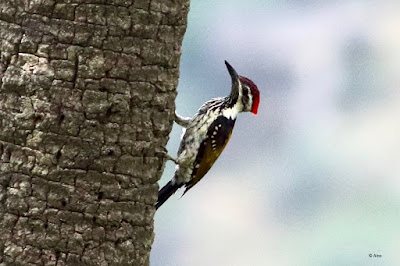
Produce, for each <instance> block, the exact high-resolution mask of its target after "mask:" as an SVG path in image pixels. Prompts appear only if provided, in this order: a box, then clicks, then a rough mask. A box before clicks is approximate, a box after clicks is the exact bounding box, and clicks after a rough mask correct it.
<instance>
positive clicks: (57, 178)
mask: <svg viewBox="0 0 400 266" xmlns="http://www.w3.org/2000/svg"><path fill="white" fill-rule="evenodd" d="M188 2H189V0H180V1H176V0H152V1H150V0H30V1H28V0H1V1H0V263H1V264H2V265H3V264H4V265H29V264H32V265H43V264H44V265H56V264H57V265H146V264H148V263H149V252H150V249H151V244H152V242H153V238H154V234H153V215H154V208H153V205H154V203H155V201H156V198H157V190H158V186H157V183H156V182H157V180H158V179H159V178H160V176H161V173H162V170H163V167H164V164H163V160H162V159H161V158H159V157H157V156H156V154H155V150H159V149H162V147H164V146H165V145H166V142H167V140H168V135H169V132H170V130H171V127H172V119H173V115H172V114H173V112H174V108H175V105H174V100H175V96H176V91H175V88H176V86H177V81H178V75H179V73H178V66H179V59H180V50H181V49H180V46H181V42H182V37H183V34H184V32H185V29H186V18H187V12H188V8H189V7H188V5H189V3H188Z"/></svg>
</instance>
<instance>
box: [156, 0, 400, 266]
mask: <svg viewBox="0 0 400 266" xmlns="http://www.w3.org/2000/svg"><path fill="white" fill-rule="evenodd" d="M225 59H226V60H228V61H229V62H230V63H231V64H232V65H233V66H234V67H235V68H236V70H237V71H238V73H239V74H240V75H244V76H247V77H249V78H250V79H252V80H253V81H254V82H255V83H256V84H257V85H258V88H259V89H260V92H261V102H260V107H259V114H258V115H257V116H254V115H252V114H250V113H243V114H240V115H239V117H238V120H237V123H236V126H235V130H234V133H233V136H232V138H231V140H230V143H229V144H228V146H227V147H226V149H225V151H224V152H223V153H222V155H221V157H220V158H219V159H218V161H217V162H216V164H215V165H214V167H213V168H212V169H211V170H210V172H209V173H208V174H207V175H206V176H205V177H204V178H203V180H202V181H201V182H200V183H198V184H197V185H196V186H195V188H193V189H192V190H190V192H189V193H187V194H186V195H185V196H184V197H183V198H181V199H179V197H180V195H181V193H177V194H176V195H174V196H173V197H171V198H170V200H168V201H167V203H166V204H165V205H164V206H162V207H161V208H160V209H159V211H158V212H157V213H156V216H155V241H154V245H153V249H152V253H151V265H153V266H158V265H160V266H161V265H162V266H168V265H174V266H175V265H177V266H180V265H182V266H192V265H194V266H200V265H221V266H224V265H240V266H241V265H243V266H245V265H246V266H247V265H335V266H336V265H400V193H399V192H400V1H398V0H396V1H387V0H384V1H378V0H375V1H368V0H364V1H362V0H358V1H356V0H354V1H351V0H348V1H328V0H326V1H323V0H319V1H317V0H315V1H307V0H296V1H295V0H286V1H284V0H275V1H273V0H271V1H268V0H267V1H265V0H264V1H261V0H247V1H242V0H241V1H236V0H230V1H221V0H218V1H211V0H192V1H191V11H190V13H189V25H188V28H187V32H186V35H185V38H184V42H183V54H182V59H181V77H180V81H179V87H178V97H177V100H176V107H177V111H178V113H179V114H181V115H184V116H192V115H193V114H195V112H196V111H197V109H198V108H199V107H200V106H201V105H202V104H203V103H204V102H205V101H207V100H209V99H211V98H213V97H218V96H226V95H227V94H228V93H229V91H230V77H229V74H228V72H227V71H226V68H225V65H224V60H225ZM180 135H181V128H180V127H178V126H176V125H175V126H174V129H173V131H172V133H171V138H170V142H169V143H168V150H169V152H170V153H171V154H173V155H174V154H176V151H177V149H178V146H179V141H180ZM174 167H175V166H174V165H173V163H171V162H168V163H167V167H166V170H165V172H164V175H163V177H162V179H161V180H160V186H162V185H164V184H165V183H166V182H168V180H170V179H171V178H172V176H173V172H174ZM369 254H376V255H381V256H382V257H379V258H376V257H375V258H374V257H372V258H371V257H369Z"/></svg>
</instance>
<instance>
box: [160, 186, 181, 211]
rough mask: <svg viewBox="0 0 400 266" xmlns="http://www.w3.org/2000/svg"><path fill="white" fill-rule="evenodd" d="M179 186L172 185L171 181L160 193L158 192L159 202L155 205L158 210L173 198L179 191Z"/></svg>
mask: <svg viewBox="0 0 400 266" xmlns="http://www.w3.org/2000/svg"><path fill="white" fill-rule="evenodd" d="M178 188H179V186H178V185H177V184H172V182H171V181H169V182H168V183H167V184H166V185H165V186H164V187H163V188H162V189H161V190H160V191H159V192H158V200H157V203H156V205H155V207H156V209H158V208H160V206H161V205H163V203H164V202H166V201H167V199H168V198H169V197H171V195H172V194H174V193H175V192H176V191H177V190H178Z"/></svg>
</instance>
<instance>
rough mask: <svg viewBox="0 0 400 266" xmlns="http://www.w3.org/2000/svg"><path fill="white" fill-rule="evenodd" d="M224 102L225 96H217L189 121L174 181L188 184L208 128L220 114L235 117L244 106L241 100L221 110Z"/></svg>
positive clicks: (184, 133)
mask: <svg viewBox="0 0 400 266" xmlns="http://www.w3.org/2000/svg"><path fill="white" fill-rule="evenodd" d="M224 102H225V98H216V99H212V100H210V101H208V102H206V103H205V104H203V106H202V107H201V108H200V109H199V111H198V113H197V114H196V115H195V116H194V117H193V119H192V121H191V122H190V123H189V125H188V127H187V128H186V131H184V132H183V134H182V141H181V145H180V147H179V151H178V158H177V159H178V162H179V165H177V166H176V172H175V178H174V179H173V182H174V183H175V182H176V183H178V184H186V183H188V182H189V181H190V180H191V178H192V172H193V169H194V167H196V166H195V165H194V161H195V160H196V156H197V153H198V151H199V147H200V145H201V143H202V142H203V140H204V139H205V138H206V137H207V131H208V128H209V127H210V125H211V124H212V123H213V122H214V121H215V119H216V118H217V117H218V116H220V115H223V116H225V117H227V118H231V119H235V118H236V116H237V114H238V113H239V112H240V111H241V108H243V106H242V105H241V102H240V101H239V102H238V103H237V104H236V105H235V106H233V108H229V109H226V110H222V111H221V108H219V107H220V106H221V105H222V104H224Z"/></svg>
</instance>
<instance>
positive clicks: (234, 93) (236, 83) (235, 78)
mask: <svg viewBox="0 0 400 266" xmlns="http://www.w3.org/2000/svg"><path fill="white" fill-rule="evenodd" d="M225 65H226V68H227V69H228V71H229V75H231V78H232V90H231V95H230V97H231V98H232V99H237V98H238V97H239V87H240V80H239V75H238V73H237V72H236V70H235V69H234V68H233V67H232V66H231V65H230V64H229V63H228V62H227V61H226V60H225Z"/></svg>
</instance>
